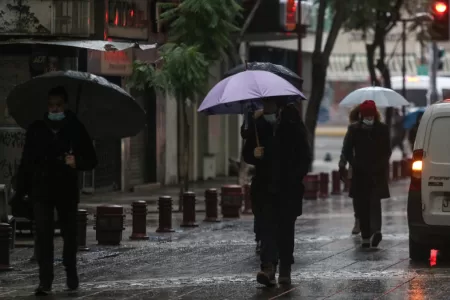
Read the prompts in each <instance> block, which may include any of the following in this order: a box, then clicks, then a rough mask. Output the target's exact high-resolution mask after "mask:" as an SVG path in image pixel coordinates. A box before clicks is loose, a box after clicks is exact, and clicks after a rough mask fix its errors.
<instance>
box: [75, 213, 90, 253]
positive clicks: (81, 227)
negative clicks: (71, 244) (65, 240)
mask: <svg viewBox="0 0 450 300" xmlns="http://www.w3.org/2000/svg"><path fill="white" fill-rule="evenodd" d="M87 221H88V212H87V210H85V209H79V210H78V212H77V243H78V251H89V248H88V247H87V245H86V236H87V235H86V231H87Z"/></svg>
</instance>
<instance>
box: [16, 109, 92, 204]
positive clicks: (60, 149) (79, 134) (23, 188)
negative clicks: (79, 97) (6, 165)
mask: <svg viewBox="0 0 450 300" xmlns="http://www.w3.org/2000/svg"><path fill="white" fill-rule="evenodd" d="M67 153H72V155H74V156H75V162H76V169H73V168H71V167H69V166H67V165H66V164H65V156H66V154H67ZM96 165H97V156H96V154H95V150H94V146H93V143H92V140H91V138H90V137H89V134H88V133H87V131H86V129H85V127H84V126H83V124H81V122H80V121H79V120H78V119H77V117H76V115H75V114H74V113H72V112H70V111H67V112H66V118H65V119H64V120H63V121H62V123H61V125H60V129H59V131H57V132H56V133H55V132H54V131H53V130H52V127H51V121H48V119H47V118H45V120H40V121H36V122H34V123H33V124H31V125H30V127H29V128H28V130H27V133H26V138H25V145H24V149H23V153H22V158H21V163H20V167H19V170H18V174H17V196H24V195H29V197H30V198H31V200H32V201H46V199H51V200H54V199H55V197H56V198H58V200H60V201H77V202H78V201H79V182H78V171H89V170H92V169H93V168H95V167H96Z"/></svg>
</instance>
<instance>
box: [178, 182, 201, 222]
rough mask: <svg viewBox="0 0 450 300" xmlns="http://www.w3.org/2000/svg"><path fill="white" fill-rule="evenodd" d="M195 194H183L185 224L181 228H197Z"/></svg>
mask: <svg viewBox="0 0 450 300" xmlns="http://www.w3.org/2000/svg"><path fill="white" fill-rule="evenodd" d="M195 202H196V199H195V193H194V192H189V191H188V192H185V193H184V194H183V222H182V223H181V227H197V226H198V224H197V223H196V222H195Z"/></svg>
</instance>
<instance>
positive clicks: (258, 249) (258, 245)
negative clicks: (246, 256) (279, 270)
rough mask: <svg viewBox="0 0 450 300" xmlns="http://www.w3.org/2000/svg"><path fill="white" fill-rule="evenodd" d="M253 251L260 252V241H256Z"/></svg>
mask: <svg viewBox="0 0 450 300" xmlns="http://www.w3.org/2000/svg"><path fill="white" fill-rule="evenodd" d="M255 251H256V253H257V254H259V253H261V241H257V242H256V250H255Z"/></svg>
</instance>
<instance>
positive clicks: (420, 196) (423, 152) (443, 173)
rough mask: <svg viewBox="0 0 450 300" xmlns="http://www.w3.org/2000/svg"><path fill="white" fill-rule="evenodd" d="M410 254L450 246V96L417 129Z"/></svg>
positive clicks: (421, 255) (418, 256) (415, 256)
mask: <svg viewBox="0 0 450 300" xmlns="http://www.w3.org/2000/svg"><path fill="white" fill-rule="evenodd" d="M408 227H409V257H410V258H411V260H414V261H423V260H426V259H428V258H429V256H430V250H431V249H438V250H443V251H446V250H450V100H444V101H440V102H437V103H436V104H433V105H431V106H430V107H428V108H427V110H426V111H425V113H424V115H423V117H422V120H421V122H420V125H419V129H418V131H417V136H416V141H415V144H414V152H413V165H412V174H411V184H410V188H409V194H408Z"/></svg>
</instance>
